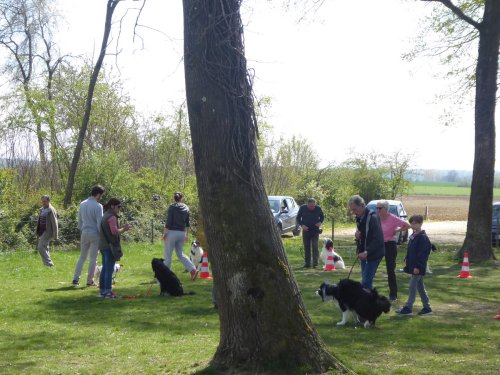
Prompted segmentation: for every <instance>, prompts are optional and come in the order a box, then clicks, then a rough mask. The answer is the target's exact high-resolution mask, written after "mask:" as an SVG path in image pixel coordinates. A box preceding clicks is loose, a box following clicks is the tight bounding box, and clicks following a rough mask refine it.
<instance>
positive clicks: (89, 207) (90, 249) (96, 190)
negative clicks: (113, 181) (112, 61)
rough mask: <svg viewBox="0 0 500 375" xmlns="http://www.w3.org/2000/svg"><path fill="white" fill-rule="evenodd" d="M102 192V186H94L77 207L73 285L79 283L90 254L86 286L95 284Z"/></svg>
mask: <svg viewBox="0 0 500 375" xmlns="http://www.w3.org/2000/svg"><path fill="white" fill-rule="evenodd" d="M103 194H104V188H103V187H102V186H100V185H96V186H94V187H93V188H92V191H91V192H90V197H88V198H87V199H85V200H84V201H82V202H81V203H80V207H79V208H78V229H79V230H80V232H81V236H80V257H79V258H78V262H76V267H75V274H74V275H73V282H72V283H73V285H78V284H79V282H80V274H81V273H82V268H83V265H84V263H85V261H86V260H87V257H88V256H89V255H90V258H89V268H88V272H87V286H96V284H95V283H94V274H95V267H96V264H97V253H98V251H99V250H98V248H99V232H100V229H99V227H100V225H101V219H102V205H101V204H100V203H99V200H100V199H101V197H102V196H103Z"/></svg>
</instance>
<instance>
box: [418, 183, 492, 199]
mask: <svg viewBox="0 0 500 375" xmlns="http://www.w3.org/2000/svg"><path fill="white" fill-rule="evenodd" d="M410 194H416V195H445V196H462V195H465V196H469V195H470V187H466V186H457V183H456V182H429V181H425V182H419V181H416V182H412V186H411V189H410ZM493 196H494V197H500V189H498V188H495V189H493Z"/></svg>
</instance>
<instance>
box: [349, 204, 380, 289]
mask: <svg viewBox="0 0 500 375" xmlns="http://www.w3.org/2000/svg"><path fill="white" fill-rule="evenodd" d="M349 209H350V210H351V212H352V213H353V214H354V215H356V225H357V230H356V234H355V236H356V243H357V253H358V258H359V260H360V262H361V284H362V285H363V288H365V289H369V290H371V289H373V278H374V277H375V273H376V272H377V268H378V265H379V263H380V261H381V260H382V258H383V257H384V254H385V250H384V234H383V232H382V227H381V225H380V218H379V216H378V214H377V213H376V212H375V211H371V210H369V209H368V208H366V204H365V200H364V199H363V198H361V197H360V196H359V195H354V196H352V197H351V199H349Z"/></svg>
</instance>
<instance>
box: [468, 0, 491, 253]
mask: <svg viewBox="0 0 500 375" xmlns="http://www.w3.org/2000/svg"><path fill="white" fill-rule="evenodd" d="M499 20H500V1H498V0H487V1H485V8H484V17H483V21H482V22H481V24H480V27H479V52H478V60H477V67H476V102H475V152H474V169H473V173H472V185H471V195H470V204H469V217H468V222H467V234H466V236H465V240H464V244H463V246H462V253H463V252H465V251H467V252H469V256H470V259H471V261H477V262H479V261H484V260H487V259H490V258H493V257H494V254H493V252H492V250H491V220H492V201H493V184H494V178H495V105H496V92H497V76H498V53H499V43H500V21H499Z"/></svg>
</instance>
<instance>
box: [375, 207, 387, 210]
mask: <svg viewBox="0 0 500 375" xmlns="http://www.w3.org/2000/svg"><path fill="white" fill-rule="evenodd" d="M383 208H385V207H377V210H381V209H383Z"/></svg>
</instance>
